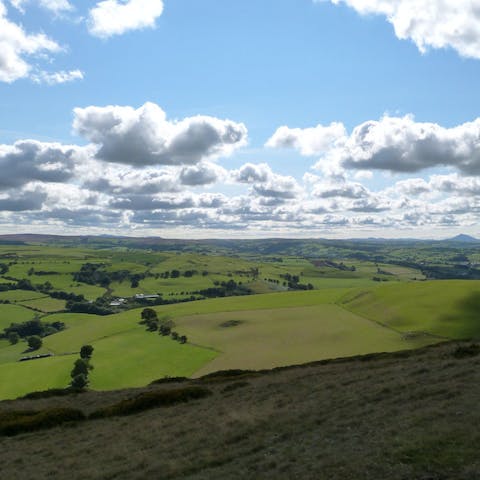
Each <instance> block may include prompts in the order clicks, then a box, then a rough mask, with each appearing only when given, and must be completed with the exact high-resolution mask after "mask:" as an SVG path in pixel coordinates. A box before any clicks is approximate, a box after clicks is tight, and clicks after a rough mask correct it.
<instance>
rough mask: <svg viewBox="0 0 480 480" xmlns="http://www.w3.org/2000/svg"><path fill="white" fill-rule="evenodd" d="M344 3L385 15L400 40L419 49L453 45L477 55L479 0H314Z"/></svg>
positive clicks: (466, 53)
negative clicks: (409, 42)
mask: <svg viewBox="0 0 480 480" xmlns="http://www.w3.org/2000/svg"><path fill="white" fill-rule="evenodd" d="M314 1H315V2H317V3H320V2H326V1H330V2H331V3H333V4H335V5H338V4H340V3H345V4H346V5H348V6H349V7H351V8H353V9H355V10H356V11H357V12H358V13H360V14H361V15H366V14H378V15H384V16H385V17H386V18H387V20H388V22H390V23H391V24H392V25H393V28H394V29H395V34H396V36H397V37H398V38H400V39H402V40H406V39H409V40H412V41H413V42H414V43H415V45H416V46H417V47H418V49H419V50H420V51H421V52H425V51H426V50H427V49H428V48H435V49H438V48H453V49H455V50H456V51H457V52H458V53H459V54H460V55H462V56H464V57H471V58H480V2H479V1H478V0H314Z"/></svg>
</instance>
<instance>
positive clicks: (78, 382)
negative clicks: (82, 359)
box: [70, 373, 88, 390]
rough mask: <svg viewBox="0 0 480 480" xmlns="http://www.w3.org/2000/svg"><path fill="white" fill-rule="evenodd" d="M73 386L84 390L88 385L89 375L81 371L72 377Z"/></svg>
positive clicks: (71, 383)
mask: <svg viewBox="0 0 480 480" xmlns="http://www.w3.org/2000/svg"><path fill="white" fill-rule="evenodd" d="M70 385H71V387H72V388H75V389H76V390H83V389H84V388H86V387H87V386H88V376H87V375H85V374H84V373H79V374H78V375H75V376H74V377H72V381H71V382H70Z"/></svg>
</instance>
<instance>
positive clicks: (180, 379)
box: [149, 377, 189, 385]
mask: <svg viewBox="0 0 480 480" xmlns="http://www.w3.org/2000/svg"><path fill="white" fill-rule="evenodd" d="M188 380H189V379H188V378H187V377H163V378H159V379H158V380H154V381H153V382H150V383H149V385H163V384H165V383H183V382H188Z"/></svg>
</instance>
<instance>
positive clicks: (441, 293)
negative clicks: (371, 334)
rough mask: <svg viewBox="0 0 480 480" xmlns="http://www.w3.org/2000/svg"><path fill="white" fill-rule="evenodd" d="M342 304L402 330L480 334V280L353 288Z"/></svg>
mask: <svg viewBox="0 0 480 480" xmlns="http://www.w3.org/2000/svg"><path fill="white" fill-rule="evenodd" d="M340 305H342V306H343V307H344V308H347V309H349V310H350V311H352V312H354V313H356V314H358V315H361V316H363V317H365V318H369V319H371V320H375V321H377V322H380V323H383V324H384V325H387V326H389V327H391V328H394V329H396V330H399V331H402V332H408V331H412V332H415V331H419V332H427V333H430V334H433V335H439V336H443V337H448V338H457V339H461V338H477V337H480V321H479V320H478V312H479V311H480V281H474V280H435V281H430V282H421V283H397V284H395V285H381V286H379V287H377V288H374V289H362V290H356V291H352V292H349V293H348V294H347V295H346V296H345V297H344V298H342V300H341V301H340Z"/></svg>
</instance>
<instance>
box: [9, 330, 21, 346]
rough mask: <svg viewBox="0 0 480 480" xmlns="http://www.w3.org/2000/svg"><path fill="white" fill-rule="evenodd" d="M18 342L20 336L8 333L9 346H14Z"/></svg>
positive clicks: (15, 333)
mask: <svg viewBox="0 0 480 480" xmlns="http://www.w3.org/2000/svg"><path fill="white" fill-rule="evenodd" d="M19 340H20V336H19V335H18V333H17V332H10V333H9V334H8V341H9V342H10V345H16V344H17V343H18V341H19Z"/></svg>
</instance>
